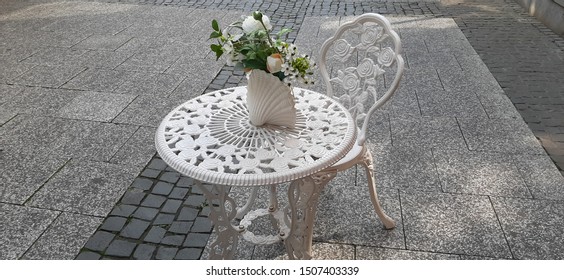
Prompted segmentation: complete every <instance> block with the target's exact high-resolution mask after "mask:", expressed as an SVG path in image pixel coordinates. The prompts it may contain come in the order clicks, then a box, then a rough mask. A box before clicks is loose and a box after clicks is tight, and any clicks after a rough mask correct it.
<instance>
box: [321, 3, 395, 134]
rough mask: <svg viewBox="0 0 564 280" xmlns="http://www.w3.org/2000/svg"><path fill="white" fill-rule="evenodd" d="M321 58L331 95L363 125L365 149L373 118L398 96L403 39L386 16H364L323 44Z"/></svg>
mask: <svg viewBox="0 0 564 280" xmlns="http://www.w3.org/2000/svg"><path fill="white" fill-rule="evenodd" d="M319 57H320V61H319V63H318V66H319V72H320V74H321V77H322V79H323V81H324V82H325V84H326V86H327V95H329V96H332V97H333V98H335V99H336V100H338V101H339V102H340V103H341V104H342V105H344V106H345V107H347V108H348V109H349V112H350V113H351V114H352V116H353V118H355V120H356V121H357V124H362V126H361V129H360V135H359V136H358V140H357V143H358V144H359V145H363V144H364V142H365V141H366V133H367V132H366V130H367V129H368V121H369V119H370V116H371V115H372V114H373V113H374V111H376V109H378V108H380V107H381V106H382V105H384V103H386V102H387V101H388V100H389V99H390V97H391V96H392V95H393V94H394V92H395V91H396V89H397V88H398V86H399V82H400V79H401V76H402V74H403V70H404V61H403V58H402V56H401V42H400V39H399V36H398V34H397V33H396V32H395V31H393V30H392V28H391V25H390V22H389V21H388V20H387V19H386V18H385V17H383V16H382V15H379V14H374V13H370V14H363V15H361V16H358V17H357V18H355V19H354V20H353V21H350V22H347V23H345V24H342V25H341V26H340V27H339V28H338V29H337V32H336V33H335V35H334V36H333V37H331V38H329V39H327V40H326V41H325V43H323V45H322V47H321V50H320V56H319ZM333 84H338V85H339V86H338V87H335V88H333V86H332V85H333ZM371 104H372V105H371Z"/></svg>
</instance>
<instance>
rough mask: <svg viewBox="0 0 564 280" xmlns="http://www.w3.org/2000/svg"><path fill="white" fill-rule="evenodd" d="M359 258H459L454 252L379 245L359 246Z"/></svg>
mask: <svg viewBox="0 0 564 280" xmlns="http://www.w3.org/2000/svg"><path fill="white" fill-rule="evenodd" d="M356 259H357V260H459V259H460V257H459V256H458V255H454V254H440V253H430V252H421V251H410V250H398V249H387V248H379V247H368V246H357V247H356Z"/></svg>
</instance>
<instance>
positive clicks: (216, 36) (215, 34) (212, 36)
mask: <svg viewBox="0 0 564 280" xmlns="http://www.w3.org/2000/svg"><path fill="white" fill-rule="evenodd" d="M219 37H221V32H218V31H214V32H212V33H211V34H210V38H209V39H214V38H219Z"/></svg>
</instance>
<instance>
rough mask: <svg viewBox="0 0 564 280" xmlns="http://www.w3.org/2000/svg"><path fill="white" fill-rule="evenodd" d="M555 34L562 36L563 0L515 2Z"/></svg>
mask: <svg viewBox="0 0 564 280" xmlns="http://www.w3.org/2000/svg"><path fill="white" fill-rule="evenodd" d="M515 2H517V3H519V4H520V5H521V6H523V7H524V8H525V9H527V10H528V11H529V14H531V15H533V16H535V17H537V18H538V19H539V20H540V21H542V22H543V23H544V24H545V25H546V26H547V27H548V28H550V29H552V30H554V32H556V33H557V34H560V35H564V0H515Z"/></svg>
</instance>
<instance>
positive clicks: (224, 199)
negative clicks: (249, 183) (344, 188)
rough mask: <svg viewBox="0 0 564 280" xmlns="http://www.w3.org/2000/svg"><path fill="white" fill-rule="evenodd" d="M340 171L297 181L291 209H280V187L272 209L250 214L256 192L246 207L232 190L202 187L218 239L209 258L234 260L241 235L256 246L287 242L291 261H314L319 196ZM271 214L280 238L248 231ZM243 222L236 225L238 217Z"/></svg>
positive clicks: (290, 194) (292, 190)
mask: <svg viewBox="0 0 564 280" xmlns="http://www.w3.org/2000/svg"><path fill="white" fill-rule="evenodd" d="M336 174H337V172H336V171H335V172H320V173H317V174H315V175H312V176H309V177H305V178H301V179H298V180H295V181H293V182H292V183H291V184H290V186H289V187H288V202H289V203H288V204H289V205H288V206H286V207H284V208H283V209H278V202H277V200H276V194H275V192H276V187H275V186H271V190H270V191H271V201H270V207H269V209H257V210H252V211H250V210H249V209H250V207H251V206H252V203H253V200H254V199H255V198H256V191H255V190H253V192H252V193H251V195H250V197H249V201H248V202H247V203H246V204H245V206H243V207H242V208H237V205H236V202H235V200H234V199H233V198H231V197H230V196H229V192H230V187H227V186H222V185H213V186H201V185H200V187H201V189H202V190H203V192H204V195H205V197H206V199H207V200H208V203H209V207H210V209H211V213H210V218H211V220H212V222H213V224H214V229H215V231H216V234H217V239H216V240H215V241H214V242H213V243H212V244H211V247H210V250H209V259H233V256H234V254H235V252H236V251H237V244H238V242H239V235H241V236H243V238H244V239H245V240H247V241H249V242H251V243H253V244H258V245H264V244H273V243H276V242H284V245H285V247H286V252H287V253H288V257H289V259H311V246H312V236H313V223H314V221H315V213H316V211H317V204H318V201H319V195H320V194H321V191H322V190H323V188H324V187H325V186H326V185H327V183H329V181H331V180H332V179H333V178H334V177H335V176H336ZM266 215H270V216H271V217H272V218H273V219H272V220H273V221H274V223H275V225H276V226H277V227H278V235H255V234H254V233H253V232H251V231H249V230H248V228H249V226H250V225H251V223H252V221H253V220H255V219H256V218H258V217H261V216H266ZM241 217H242V219H241V220H240V222H239V223H238V224H236V222H237V220H238V218H241Z"/></svg>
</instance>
